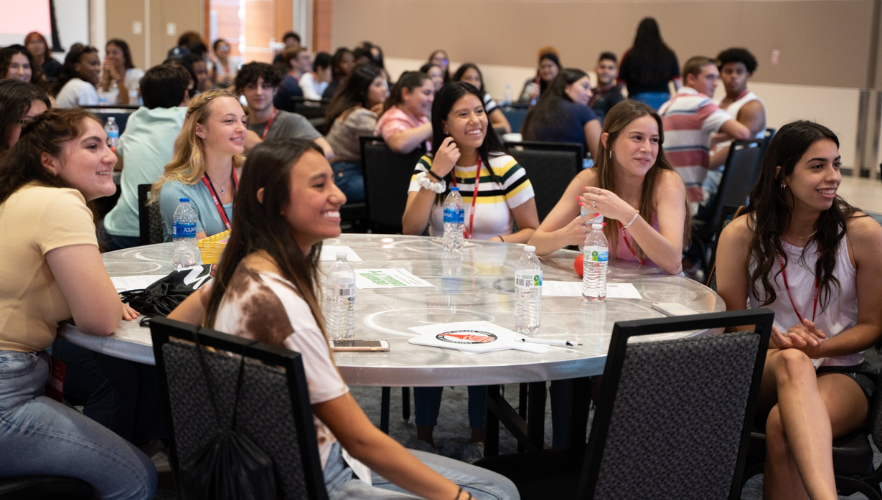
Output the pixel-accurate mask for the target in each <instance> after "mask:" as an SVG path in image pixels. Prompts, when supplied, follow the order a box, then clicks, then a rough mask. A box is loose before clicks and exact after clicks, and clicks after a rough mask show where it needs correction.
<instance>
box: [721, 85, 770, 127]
mask: <svg viewBox="0 0 882 500" xmlns="http://www.w3.org/2000/svg"><path fill="white" fill-rule="evenodd" d="M751 101H759V103H760V106H762V107H763V111H764V113H763V114H766V113H765V110H766V105H765V103H763V100H762V99H760V98H759V97H757V96H756V94H754V93H753V92H750V91H748V92H747V94H745V95H743V96H741V99H738V100H737V101H735V102H733V103H732V104H730V105H728V106H726V107H725V108H723V109H725V110H726V112H727V113H729V114H730V115H732V118H735V119H736V120H737V119H738V112H739V111H741V107H742V106H744V105H745V104H747V103H749V102H751ZM766 125H767V122H763V127H762V128H761V129H760V131H759V132H757V134H756V138H757V139H762V138H763V137H765V136H766Z"/></svg>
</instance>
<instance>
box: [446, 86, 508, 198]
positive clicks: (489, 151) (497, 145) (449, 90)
mask: <svg viewBox="0 0 882 500" xmlns="http://www.w3.org/2000/svg"><path fill="white" fill-rule="evenodd" d="M468 94H471V95H473V96H475V97H477V98H478V102H480V103H481V106H484V100H483V96H482V95H481V93H480V92H478V89H476V88H475V86H474V85H472V84H471V83H466V82H450V83H448V84H447V85H445V86H443V87H441V90H439V91H438V93H437V94H435V101H434V102H433V103H432V144H435V148H438V147H440V146H441V143H442V142H444V139H445V138H446V137H447V134H445V133H444V124H443V123H442V121H444V120H447V115H449V114H450V110H451V109H453V106H454V104H456V101H458V100H460V99H461V98H462V97H463V96H465V95H468ZM486 111H487V110H486V109H485V110H484V112H485V113H486ZM488 120H489V119H488ZM505 153H506V150H505V146H503V145H502V141H500V140H499V136H498V135H496V131H495V130H493V125H492V124H490V122H489V121H488V122H487V130H486V132H485V135H484V142H483V143H482V144H481V146H480V147H479V148H478V155H480V157H481V162H482V163H483V164H484V167H486V168H487V171H488V172H490V178H491V179H493V182H498V183H500V184H501V183H502V179H501V178H500V177H499V176H498V175H496V172H495V171H493V167H491V166H490V155H494V156H496V155H500V154H505ZM454 170H456V169H453V170H451V171H450V173H448V174H447V175H446V176H445V177H444V180H445V181H446V182H447V186H448V187H447V191H449V190H450V186H451V185H452V184H453V183H452V180H453V172H454ZM475 182H476V183H477V182H480V177H478V178H476V179H475ZM447 191H445V192H444V193H441V194H440V195H438V196H436V197H435V201H436V202H437V203H440V202H441V201H443V200H444V197H445V196H446V193H447Z"/></svg>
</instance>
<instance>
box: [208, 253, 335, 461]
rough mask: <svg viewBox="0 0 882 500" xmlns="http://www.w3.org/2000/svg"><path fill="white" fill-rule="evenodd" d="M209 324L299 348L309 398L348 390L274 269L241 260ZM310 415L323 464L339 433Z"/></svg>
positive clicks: (311, 321)
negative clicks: (254, 266) (259, 268)
mask: <svg viewBox="0 0 882 500" xmlns="http://www.w3.org/2000/svg"><path fill="white" fill-rule="evenodd" d="M213 328H214V329H215V330H217V331H220V332H226V333H230V334H234V335H238V336H240V337H245V338H249V339H254V340H259V341H261V342H266V343H267V344H273V345H282V346H284V347H286V348H288V349H291V350H292V351H297V352H299V353H300V354H301V356H303V369H304V371H305V372H306V383H307V386H308V387H309V402H310V404H313V405H315V404H318V403H324V402H325V401H330V400H332V399H334V398H338V397H340V396H342V395H344V394H346V392H348V391H349V388H348V387H347V386H346V384H345V383H344V382H343V380H342V379H341V378H340V374H339V373H338V372H337V369H336V368H335V367H334V364H333V363H332V362H331V352H330V349H329V348H328V341H327V340H326V339H325V336H324V335H323V334H322V331H321V329H319V327H318V324H317V323H316V321H315V318H314V317H313V316H312V312H311V311H310V309H309V305H308V304H307V303H306V301H305V300H303V298H302V297H301V296H300V294H299V293H298V292H297V288H296V287H295V286H294V284H292V283H291V282H290V281H288V280H286V279H284V278H282V277H281V276H279V275H277V274H275V273H272V272H267V271H259V272H258V271H254V270H252V269H250V268H248V267H247V266H246V265H245V264H239V267H238V268H237V269H236V272H235V273H234V274H233V278H232V279H231V280H230V284H229V286H228V287H227V292H226V294H225V295H224V298H223V300H222V301H221V303H220V306H219V307H218V311H217V318H216V319H215V322H214V326H213ZM312 420H313V423H314V424H315V434H316V437H317V438H318V446H319V456H320V457H321V460H322V468H324V466H325V462H326V461H327V459H328V454H329V453H330V451H331V445H333V444H334V443H335V442H336V441H337V439H336V438H335V437H334V435H333V434H332V433H331V430H330V429H328V427H327V426H326V425H325V424H323V423H322V422H321V421H320V420H319V419H318V418H316V416H315V415H313V417H312Z"/></svg>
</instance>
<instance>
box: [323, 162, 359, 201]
mask: <svg viewBox="0 0 882 500" xmlns="http://www.w3.org/2000/svg"><path fill="white" fill-rule="evenodd" d="M331 168H332V169H334V182H335V183H336V184H337V187H338V188H340V191H343V194H345V195H346V203H361V202H363V201H364V175H362V173H361V162H358V161H335V162H334V163H331Z"/></svg>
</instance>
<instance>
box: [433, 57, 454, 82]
mask: <svg viewBox="0 0 882 500" xmlns="http://www.w3.org/2000/svg"><path fill="white" fill-rule="evenodd" d="M438 52H444V55H445V56H447V52H446V51H444V50H442V49H438V50H433V51H432V53H431V54H429V59H428V63H429V64H434V63H432V59H434V58H435V54H437V53H438ZM439 68H440V66H439ZM449 81H450V56H448V59H447V67H446V68H444V83H447V82H449Z"/></svg>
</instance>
